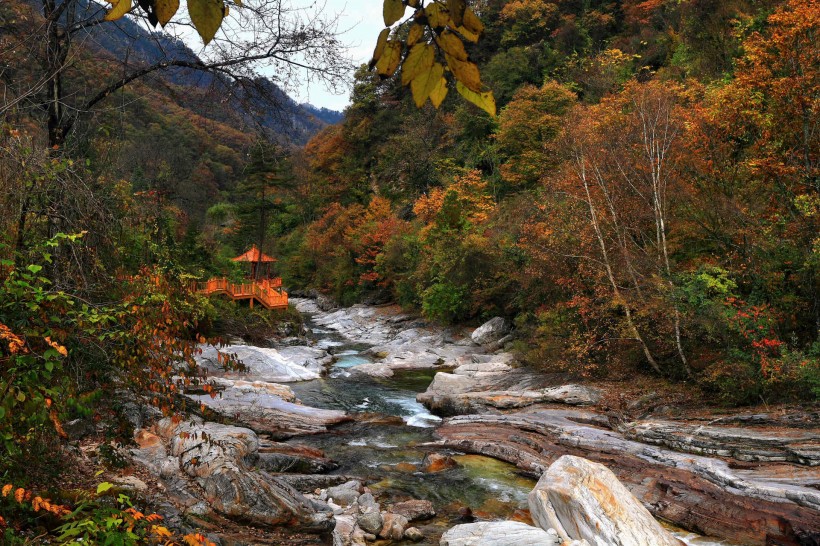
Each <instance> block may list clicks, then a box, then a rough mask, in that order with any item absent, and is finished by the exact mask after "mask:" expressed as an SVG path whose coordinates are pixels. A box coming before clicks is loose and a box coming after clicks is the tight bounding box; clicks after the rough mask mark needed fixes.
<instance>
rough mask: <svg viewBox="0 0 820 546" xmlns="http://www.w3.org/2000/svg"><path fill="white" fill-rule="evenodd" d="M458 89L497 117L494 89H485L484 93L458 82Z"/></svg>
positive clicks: (469, 99) (465, 96) (462, 94)
mask: <svg viewBox="0 0 820 546" xmlns="http://www.w3.org/2000/svg"><path fill="white" fill-rule="evenodd" d="M456 90H457V91H458V93H459V94H460V95H461V96H462V97H464V98H465V99H467V100H468V101H470V102H472V103H473V104H475V105H476V106H478V107H479V108H481V109H482V110H484V111H485V112H487V113H488V114H490V115H491V116H493V117H495V97H494V96H493V92H492V91H484V92H483V93H476V92H475V91H472V90H470V89H468V88H467V87H466V86H465V85H464V84H463V83H461V82H456Z"/></svg>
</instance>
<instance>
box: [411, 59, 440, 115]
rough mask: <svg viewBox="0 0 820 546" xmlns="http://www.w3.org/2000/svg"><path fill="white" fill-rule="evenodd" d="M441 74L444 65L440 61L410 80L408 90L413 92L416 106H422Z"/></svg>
mask: <svg viewBox="0 0 820 546" xmlns="http://www.w3.org/2000/svg"><path fill="white" fill-rule="evenodd" d="M442 76H444V67H443V66H441V63H435V64H434V65H433V66H432V67H431V68H430V69H429V70H427V71H425V72H422V73H421V74H419V75H417V76H416V77H415V78H414V79H413V81H412V82H410V91H411V92H412V93H413V100H414V101H415V103H416V106H417V107H418V108H421V107H422V106H424V102H425V101H426V100H427V97H429V96H430V93H431V92H432V91H433V90H434V89H435V88H436V86H437V85H438V84H439V82H440V81H441V78H442Z"/></svg>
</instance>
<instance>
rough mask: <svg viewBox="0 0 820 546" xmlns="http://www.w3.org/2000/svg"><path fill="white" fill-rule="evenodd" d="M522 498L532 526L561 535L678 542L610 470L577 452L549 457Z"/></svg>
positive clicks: (630, 542) (594, 540)
mask: <svg viewBox="0 0 820 546" xmlns="http://www.w3.org/2000/svg"><path fill="white" fill-rule="evenodd" d="M528 501H529V507H530V513H531V514H532V518H533V520H534V521H535V522H536V523H537V524H538V526H539V527H541V528H542V529H545V530H546V529H555V530H556V531H557V532H558V534H559V535H560V536H561V537H562V538H564V539H569V540H586V541H587V542H589V543H590V544H591V545H593V546H645V545H648V544H652V545H653V546H683V543H682V542H680V541H679V540H678V539H677V538H675V537H674V536H672V534H671V533H669V531H667V530H666V529H664V528H663V527H661V525H660V524H659V523H658V522H657V521H656V520H655V518H653V517H652V514H650V513H649V511H648V510H647V509H646V508H644V507H643V505H642V504H641V503H640V502H638V499H636V498H635V497H634V496H633V495H632V493H630V492H629V490H628V489H627V488H626V487H624V486H623V484H622V483H621V482H619V481H618V478H616V477H615V474H613V473H612V471H611V470H609V469H608V468H607V467H605V466H604V465H602V464H599V463H593V462H592V461H588V460H587V459H583V458H581V457H575V456H572V455H564V456H562V457H561V458H559V459H558V460H557V461H555V462H554V463H553V464H552V465H551V466H550V467H549V469H548V470H547V471H546V472H545V473H544V475H543V476H541V479H540V480H538V484H537V485H536V486H535V489H533V490H532V492H531V493H530V494H529V497H528Z"/></svg>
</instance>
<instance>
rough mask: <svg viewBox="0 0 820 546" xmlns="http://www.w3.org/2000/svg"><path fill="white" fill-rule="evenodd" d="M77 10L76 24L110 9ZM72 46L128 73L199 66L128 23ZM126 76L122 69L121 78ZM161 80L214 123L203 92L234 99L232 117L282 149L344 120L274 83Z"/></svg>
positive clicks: (206, 77) (81, 1)
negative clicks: (182, 63)
mask: <svg viewBox="0 0 820 546" xmlns="http://www.w3.org/2000/svg"><path fill="white" fill-rule="evenodd" d="M30 3H31V4H32V6H34V7H35V9H36V8H37V2H34V1H33V0H32V1H31V2H30ZM76 5H77V8H76V12H75V14H74V17H75V20H77V21H83V20H87V19H88V20H93V19H95V18H97V17H99V16H100V14H102V13H104V12H105V11H107V8H106V7H104V6H103V5H101V4H99V3H96V2H94V1H92V0H77V2H76ZM74 41H75V42H77V43H80V44H82V45H83V46H84V47H86V48H88V49H89V50H91V51H93V52H94V53H95V54H98V55H100V56H103V57H107V58H109V59H112V60H115V61H117V62H119V63H122V64H123V66H124V67H128V68H129V69H138V68H139V67H142V66H150V65H153V64H156V63H158V62H161V61H164V60H168V59H182V60H186V61H191V62H196V61H198V60H199V58H198V56H197V55H196V53H195V52H194V51H193V50H191V48H189V47H188V46H187V45H186V44H185V42H183V41H182V40H179V39H177V38H175V37H174V36H171V35H169V34H167V33H164V32H161V31H160V32H154V31H151V30H149V29H147V28H145V27H144V26H142V25H140V24H138V23H137V22H136V21H135V20H134V19H131V18H128V17H124V18H123V19H120V20H118V21H116V22H114V23H112V24H105V25H94V26H91V27H89V28H87V29H84V30H81V31H79V32H78V33H77V34H76V36H75V37H74ZM128 71H129V70H125V69H123V73H127V72H128ZM157 75H158V78H159V79H161V80H162V82H163V83H165V84H166V85H169V86H174V87H181V88H186V87H187V88H194V89H196V90H197V92H196V93H193V95H190V94H189V93H187V92H185V91H184V90H183V91H182V92H180V93H178V95H179V96H180V97H183V102H186V103H187V104H186V106H187V107H188V108H191V109H196V110H197V112H198V113H199V114H201V115H204V116H206V117H211V118H213V119H216V120H220V117H218V115H217V113H216V112H215V111H214V110H212V109H202V108H197V105H201V103H202V101H201V100H200V98H201V96H202V94H203V92H204V93H205V94H207V92H210V93H212V94H214V95H216V96H220V97H225V96H228V97H231V98H232V102H231V104H232V105H233V107H234V108H233V110H234V112H233V113H234V114H236V115H237V116H239V117H240V118H241V119H242V120H243V122H244V123H246V124H247V125H248V126H250V127H253V128H255V129H260V128H261V129H263V130H264V131H266V132H267V133H268V134H269V135H270V136H272V137H274V138H275V139H276V140H278V141H280V142H281V143H282V144H291V143H292V144H297V145H302V144H305V143H306V142H307V141H308V140H309V139H310V137H312V136H313V135H314V134H316V133H317V132H318V131H320V130H321V129H322V128H324V127H326V126H327V125H333V124H336V123H339V122H340V121H341V120H342V117H343V115H342V113H341V112H336V111H334V110H329V109H327V108H317V107H314V106H312V105H310V104H299V103H297V102H296V101H294V100H293V99H292V98H291V97H289V96H288V95H287V93H285V92H284V91H283V90H282V89H281V88H280V87H279V86H278V85H277V84H276V83H275V82H274V81H273V80H272V79H270V78H265V77H258V78H254V79H252V80H251V81H249V82H246V83H245V84H244V85H239V84H237V83H236V82H233V81H229V80H228V79H227V78H226V77H224V76H218V75H215V74H213V73H209V72H202V71H198V70H194V69H188V68H181V67H170V68H166V69H164V70H162V71H159V72H157ZM186 96H194V97H196V98H197V100H194V101H184V97H186ZM214 116H216V117H214ZM223 120H224V119H223Z"/></svg>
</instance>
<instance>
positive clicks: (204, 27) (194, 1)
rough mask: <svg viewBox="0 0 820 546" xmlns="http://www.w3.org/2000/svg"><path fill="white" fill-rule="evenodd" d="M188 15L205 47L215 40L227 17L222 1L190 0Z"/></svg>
mask: <svg viewBox="0 0 820 546" xmlns="http://www.w3.org/2000/svg"><path fill="white" fill-rule="evenodd" d="M188 14H189V15H190V16H191V22H192V23H193V24H194V27H196V31H197V32H198V33H199V35H200V36H201V37H202V41H203V42H204V43H205V45H208V43H209V42H210V41H211V40H213V37H214V35H215V34H216V31H217V30H219V26H220V25H221V24H222V18H223V17H224V16H225V4H224V3H223V2H222V0H188Z"/></svg>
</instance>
